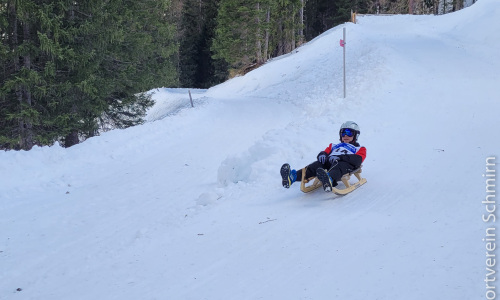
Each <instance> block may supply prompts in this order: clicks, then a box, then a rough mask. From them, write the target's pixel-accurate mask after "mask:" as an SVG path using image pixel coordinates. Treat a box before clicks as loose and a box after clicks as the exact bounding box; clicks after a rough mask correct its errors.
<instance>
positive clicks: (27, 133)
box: [20, 21, 33, 150]
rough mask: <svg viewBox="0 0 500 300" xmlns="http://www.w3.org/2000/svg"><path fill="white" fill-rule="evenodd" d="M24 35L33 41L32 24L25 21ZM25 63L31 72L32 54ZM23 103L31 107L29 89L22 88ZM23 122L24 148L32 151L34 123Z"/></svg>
mask: <svg viewBox="0 0 500 300" xmlns="http://www.w3.org/2000/svg"><path fill="white" fill-rule="evenodd" d="M23 35H24V41H30V40H31V37H30V24H29V23H28V21H24V24H23ZM23 61H24V68H25V69H26V70H31V56H30V54H29V53H28V54H26V55H25V56H23ZM21 101H22V102H24V103H25V104H26V106H27V107H31V104H32V103H31V102H32V101H31V92H30V91H29V88H28V87H26V86H24V87H22V99H21ZM21 122H23V123H24V124H20V125H24V128H23V131H24V132H23V133H24V134H23V135H22V140H23V141H22V148H23V149H25V150H30V149H31V148H32V147H33V123H32V120H29V117H28V118H27V119H26V120H24V121H21Z"/></svg>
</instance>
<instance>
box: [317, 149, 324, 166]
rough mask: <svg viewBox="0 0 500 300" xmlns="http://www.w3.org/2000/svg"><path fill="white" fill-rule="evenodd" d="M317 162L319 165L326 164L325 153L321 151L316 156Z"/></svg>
mask: <svg viewBox="0 0 500 300" xmlns="http://www.w3.org/2000/svg"><path fill="white" fill-rule="evenodd" d="M318 161H319V162H320V163H321V164H323V165H324V164H325V162H326V152H325V151H321V152H320V153H319V154H318Z"/></svg>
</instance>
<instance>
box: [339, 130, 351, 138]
mask: <svg viewBox="0 0 500 300" xmlns="http://www.w3.org/2000/svg"><path fill="white" fill-rule="evenodd" d="M354 133H355V132H354V130H352V129H350V128H344V129H342V131H341V132H340V136H342V137H344V136H346V135H347V136H349V137H352V136H354Z"/></svg>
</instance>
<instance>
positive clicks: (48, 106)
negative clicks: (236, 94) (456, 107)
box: [0, 0, 476, 150]
mask: <svg viewBox="0 0 500 300" xmlns="http://www.w3.org/2000/svg"><path fill="white" fill-rule="evenodd" d="M475 1H476V0H467V1H464V0H140V1H135V0H107V1H102V0H86V1H78V0H52V1H47V0H22V1H21V0H0V40H1V43H0V66H1V69H0V83H1V84H0V149H2V150H10V149H15V150H21V149H22V150H30V149H31V148H32V147H33V146H35V145H38V146H44V145H53V144H54V143H59V144H60V145H61V146H64V147H70V146H73V145H75V144H78V143H80V142H81V141H84V140H85V139H87V138H89V137H92V136H95V135H98V134H99V133H101V132H104V131H107V130H110V129H115V128H127V127H130V126H134V125H137V124H142V123H143V122H144V119H143V117H144V116H145V114H146V111H147V109H148V108H150V107H151V106H152V105H153V104H154V103H153V100H152V98H151V93H149V92H148V91H150V90H151V89H154V88H158V87H187V88H203V89H204V88H209V87H211V86H214V85H216V84H219V83H221V82H224V81H225V80H227V79H229V78H231V77H234V76H237V75H241V74H244V73H246V72H248V71H250V70H252V69H254V68H256V67H258V66H260V65H262V64H264V63H265V62H266V61H267V60H269V59H271V58H273V57H277V56H280V55H283V54H286V53H289V52H291V51H294V50H295V49H296V48H297V47H299V46H300V45H301V44H303V43H305V42H307V41H310V40H312V39H313V38H315V37H316V36H318V35H319V34H321V33H323V32H325V31H326V30H328V29H330V28H332V27H334V26H336V25H338V24H341V23H344V22H347V21H349V20H350V19H351V12H357V13H358V14H444V13H448V12H452V11H456V10H459V9H461V8H463V7H464V6H468V5H470V4H472V3H473V2H475Z"/></svg>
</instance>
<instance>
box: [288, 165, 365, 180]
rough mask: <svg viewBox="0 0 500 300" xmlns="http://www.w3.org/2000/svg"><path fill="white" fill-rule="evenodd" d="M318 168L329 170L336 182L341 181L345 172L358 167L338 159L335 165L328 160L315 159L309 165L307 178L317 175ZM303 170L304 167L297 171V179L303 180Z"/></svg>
mask: <svg viewBox="0 0 500 300" xmlns="http://www.w3.org/2000/svg"><path fill="white" fill-rule="evenodd" d="M318 168H323V169H325V170H328V174H330V177H332V179H333V181H335V182H337V181H339V180H340V179H341V178H342V176H344V175H345V174H347V173H349V172H352V171H354V170H356V169H357V167H356V166H354V165H352V164H351V163H348V162H346V161H337V162H336V163H334V165H333V167H332V165H331V164H330V162H329V161H326V162H325V163H324V164H322V163H320V162H319V161H315V162H313V163H311V164H309V165H307V167H306V174H305V175H306V176H305V178H306V179H309V178H312V177H316V170H317V169H318ZM302 170H303V169H300V170H298V171H297V181H301V180H302Z"/></svg>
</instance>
